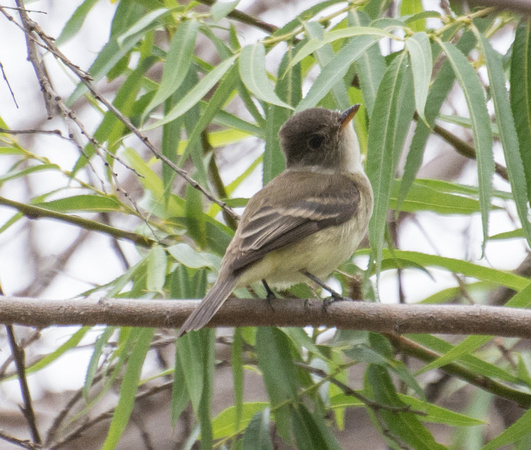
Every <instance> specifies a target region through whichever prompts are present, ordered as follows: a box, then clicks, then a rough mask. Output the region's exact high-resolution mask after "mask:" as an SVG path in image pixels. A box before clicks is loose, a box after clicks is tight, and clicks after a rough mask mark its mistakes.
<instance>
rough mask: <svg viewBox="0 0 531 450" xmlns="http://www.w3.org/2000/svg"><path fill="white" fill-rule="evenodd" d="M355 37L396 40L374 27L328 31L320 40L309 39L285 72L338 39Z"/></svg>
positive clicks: (391, 35)
mask: <svg viewBox="0 0 531 450" xmlns="http://www.w3.org/2000/svg"><path fill="white" fill-rule="evenodd" d="M356 36H372V37H374V38H384V37H386V38H389V39H396V36H395V35H393V34H391V33H389V32H388V31H385V30H382V29H381V28H374V27H363V26H359V27H349V28H343V29H340V30H334V31H329V32H327V33H325V34H324V35H323V38H322V39H315V38H312V39H310V40H309V41H308V42H307V43H306V44H304V46H302V47H301V49H300V50H299V51H298V52H297V53H296V54H295V56H294V57H293V60H292V61H291V62H290V64H289V66H288V67H287V69H286V70H289V69H291V68H292V67H293V66H294V65H295V64H298V63H299V62H301V61H302V60H303V59H304V58H306V57H307V56H308V55H311V54H312V53H313V52H315V51H317V50H319V49H320V48H321V47H324V46H325V45H327V44H331V43H332V42H335V41H337V40H338V39H347V38H352V37H356Z"/></svg>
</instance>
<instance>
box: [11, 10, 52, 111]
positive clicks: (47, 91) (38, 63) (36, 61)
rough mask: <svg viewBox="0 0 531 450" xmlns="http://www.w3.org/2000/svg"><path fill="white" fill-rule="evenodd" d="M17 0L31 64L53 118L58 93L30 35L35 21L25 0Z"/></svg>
mask: <svg viewBox="0 0 531 450" xmlns="http://www.w3.org/2000/svg"><path fill="white" fill-rule="evenodd" d="M16 2H17V6H18V13H19V15H20V20H21V21H22V23H23V24H24V28H25V29H26V33H25V36H26V46H27V49H28V59H29V62H30V63H31V65H32V66H33V70H34V71H35V75H36V76H37V79H38V80H39V84H40V85H41V91H42V95H43V97H44V105H45V106H46V111H47V112H48V119H51V118H52V117H54V116H55V114H56V112H57V108H56V103H55V101H54V99H55V97H56V96H57V94H56V93H55V90H54V89H53V87H52V84H51V82H50V78H49V77H48V73H47V71H46V67H45V66H44V63H43V62H42V60H41V59H40V57H39V54H38V53H37V47H36V45H35V42H34V40H33V39H31V37H30V34H31V33H32V31H33V30H34V26H35V22H34V21H33V20H32V19H30V17H29V16H28V13H27V11H26V8H25V6H24V2H23V0H16Z"/></svg>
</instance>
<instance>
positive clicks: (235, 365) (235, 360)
mask: <svg viewBox="0 0 531 450" xmlns="http://www.w3.org/2000/svg"><path fill="white" fill-rule="evenodd" d="M231 348H232V358H231V362H232V380H233V389H234V410H235V416H236V417H235V418H234V426H233V427H232V428H233V432H234V433H236V432H238V430H239V429H240V426H241V423H242V418H243V380H244V372H243V355H244V353H243V334H242V330H241V328H236V329H235V330H234V338H233V342H232V347H231ZM212 426H213V431H214V436H215V435H216V430H215V426H214V424H212ZM215 439H216V438H215Z"/></svg>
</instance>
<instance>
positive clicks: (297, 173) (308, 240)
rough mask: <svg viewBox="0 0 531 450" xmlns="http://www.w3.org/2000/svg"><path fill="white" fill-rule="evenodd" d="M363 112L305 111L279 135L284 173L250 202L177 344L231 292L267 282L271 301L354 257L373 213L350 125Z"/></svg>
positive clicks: (207, 319)
mask: <svg viewBox="0 0 531 450" xmlns="http://www.w3.org/2000/svg"><path fill="white" fill-rule="evenodd" d="M360 106H361V105H360V104H356V105H353V106H351V107H350V108H348V109H347V110H345V111H338V110H330V109H325V108H310V109H306V110H304V111H301V112H298V113H296V114H294V115H293V116H291V117H290V118H289V119H288V120H287V121H286V122H285V123H284V125H283V126H282V127H281V128H280V130H279V133H278V135H279V139H280V144H281V148H282V151H283V153H284V156H285V159H286V169H285V170H284V171H283V172H282V173H280V174H279V175H277V176H276V177H275V178H273V179H272V180H271V181H270V182H269V183H267V184H266V185H265V186H264V187H263V188H262V189H261V190H260V191H258V192H257V193H256V194H255V195H254V196H252V197H251V198H250V200H249V202H248V203H247V207H246V208H245V211H244V213H243V215H242V217H241V220H240V223H239V226H238V228H237V230H236V232H235V235H234V237H233V239H232V241H231V242H230V244H229V246H228V247H227V250H226V252H225V256H224V257H223V259H222V261H221V267H220V270H219V275H218V278H217V281H216V282H215V283H214V285H213V287H212V288H211V289H210V291H209V292H208V293H207V294H206V296H205V297H204V299H203V300H202V301H201V303H200V304H199V306H198V307H197V308H196V309H195V310H194V311H193V312H192V314H191V315H190V316H189V317H188V318H187V320H186V321H185V322H184V324H183V325H182V326H181V328H180V329H179V332H178V333H177V337H180V336H182V335H184V334H186V333H188V332H190V331H194V330H198V329H200V328H202V327H204V326H205V325H207V324H208V322H210V320H211V319H212V317H213V316H214V315H215V314H216V312H217V311H218V310H219V308H220V307H221V306H222V305H223V303H224V302H225V301H226V300H227V298H228V297H229V295H230V294H231V292H232V291H233V290H234V289H237V288H241V287H245V286H248V285H250V284H252V283H255V282H258V281H263V282H264V286H265V287H266V289H267V292H268V296H269V294H272V291H271V290H270V288H269V286H273V287H275V288H278V289H286V288H288V287H290V286H292V285H294V284H297V283H301V282H304V281H307V280H308V278H311V279H313V280H323V279H326V277H328V276H329V275H330V273H332V272H333V271H334V270H335V269H336V268H337V267H338V266H339V265H340V264H341V263H342V262H344V261H345V260H347V259H348V258H350V257H351V256H352V254H353V253H354V251H355V250H356V248H357V247H358V245H359V243H360V242H361V240H362V239H363V237H364V236H365V234H366V233H367V229H368V224H369V220H370V217H371V215H372V208H373V191H372V188H371V184H370V182H369V179H368V178H367V176H366V174H365V172H364V170H363V166H362V161H361V154H360V149H359V144H358V140H357V137H356V134H355V132H354V129H353V127H352V125H351V120H352V119H353V118H354V116H355V114H356V113H357V111H358V109H359V108H360ZM273 295H274V294H273Z"/></svg>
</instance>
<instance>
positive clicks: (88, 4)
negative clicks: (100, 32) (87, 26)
mask: <svg viewBox="0 0 531 450" xmlns="http://www.w3.org/2000/svg"><path fill="white" fill-rule="evenodd" d="M97 2H98V0H85V1H84V2H83V3H81V5H79V6H78V7H77V9H76V10H75V12H74V14H72V16H71V17H70V19H68V22H66V24H65V26H64V27H63V30H62V31H61V34H60V35H59V37H58V38H57V40H56V41H55V45H57V46H60V45H63V44H64V43H65V42H68V41H69V40H70V39H71V38H73V37H74V36H75V35H76V34H77V33H78V32H79V30H80V29H81V27H82V26H83V22H84V21H85V19H86V17H87V15H88V13H89V12H90V10H91V9H92V8H93V6H94V5H95V4H96V3H97Z"/></svg>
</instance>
